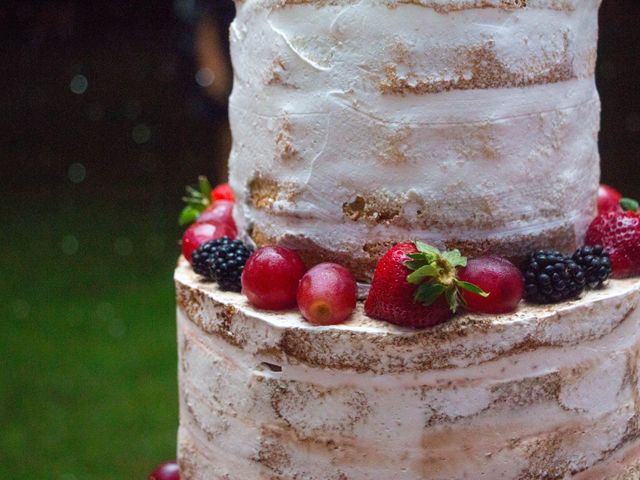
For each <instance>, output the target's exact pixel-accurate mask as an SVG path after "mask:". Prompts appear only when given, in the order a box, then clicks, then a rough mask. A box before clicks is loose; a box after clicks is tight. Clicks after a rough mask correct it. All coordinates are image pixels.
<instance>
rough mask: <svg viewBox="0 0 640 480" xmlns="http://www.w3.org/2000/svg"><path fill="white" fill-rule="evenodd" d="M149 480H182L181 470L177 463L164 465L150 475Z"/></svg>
mask: <svg viewBox="0 0 640 480" xmlns="http://www.w3.org/2000/svg"><path fill="white" fill-rule="evenodd" d="M149 480H180V469H179V468H178V464H177V463H176V462H167V463H162V464H160V465H158V466H157V467H156V469H155V470H154V471H153V472H151V473H150V474H149Z"/></svg>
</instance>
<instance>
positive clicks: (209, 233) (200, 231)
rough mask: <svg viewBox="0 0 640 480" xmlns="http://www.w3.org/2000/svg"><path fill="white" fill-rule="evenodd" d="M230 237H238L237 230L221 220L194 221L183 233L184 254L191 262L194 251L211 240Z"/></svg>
mask: <svg viewBox="0 0 640 480" xmlns="http://www.w3.org/2000/svg"><path fill="white" fill-rule="evenodd" d="M222 237H229V238H231V239H235V238H236V231H235V230H234V229H232V228H231V227H229V226H228V225H225V224H224V223H220V222H209V223H194V224H193V225H191V226H190V227H189V228H187V230H186V231H185V232H184V235H182V255H184V258H186V259H187V261H188V262H189V263H191V255H192V254H193V251H194V250H195V249H196V248H198V247H199V246H200V245H202V244H203V243H204V242H208V241H209V240H215V239H216V238H222Z"/></svg>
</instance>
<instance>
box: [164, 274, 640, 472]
mask: <svg viewBox="0 0 640 480" xmlns="http://www.w3.org/2000/svg"><path fill="white" fill-rule="evenodd" d="M176 285H177V298H178V343H179V377H180V429H179V435H178V436H179V441H178V444H179V448H178V457H179V462H180V467H181V474H182V478H183V480H223V479H224V480H263V479H265V480H457V479H474V480H478V479H486V480H494V479H516V480H527V479H531V480H533V479H536V480H540V479H568V478H575V479H582V480H586V479H593V480H595V479H598V480H602V479H607V480H621V479H625V480H631V479H635V480H637V479H639V478H640V387H639V380H638V365H639V361H640V311H639V310H638V305H639V304H640V282H637V281H631V280H627V281H614V282H612V283H611V285H610V286H609V288H607V289H604V290H601V291H596V292H591V293H589V294H588V295H586V296H585V297H584V298H582V299H580V300H576V301H574V302H569V303H565V304H561V305H558V306H553V307H530V306H523V307H522V308H521V309H520V310H519V311H518V312H517V313H515V314H512V315H502V316H471V315H467V316H461V317H457V318H456V319H454V320H452V321H451V322H448V323H446V324H443V325H440V326H438V327H435V328H433V329H430V330H424V331H412V330H407V329H402V328H398V327H396V326H393V325H388V324H386V323H382V322H376V321H373V320H371V319H368V318H367V317H365V316H364V315H363V314H362V311H361V307H359V309H358V311H357V312H356V314H355V315H354V317H353V318H352V319H351V320H350V321H349V322H348V323H346V324H344V325H340V326H334V327H312V326H310V325H308V324H306V323H305V322H304V321H302V319H301V318H300V316H299V315H298V314H297V313H296V312H286V313H282V314H274V313H269V312H263V311H258V310H254V309H252V308H251V307H249V306H248V305H247V304H246V301H245V299H244V298H243V297H242V296H241V295H237V294H230V293H223V292H219V291H218V290H217V289H216V288H215V286H214V285H211V284H204V283H200V282H199V281H198V279H197V278H196V277H195V276H194V275H193V273H192V272H191V271H190V270H189V269H188V267H187V266H186V265H185V264H184V263H182V264H181V265H180V266H179V267H178V269H177V270H176Z"/></svg>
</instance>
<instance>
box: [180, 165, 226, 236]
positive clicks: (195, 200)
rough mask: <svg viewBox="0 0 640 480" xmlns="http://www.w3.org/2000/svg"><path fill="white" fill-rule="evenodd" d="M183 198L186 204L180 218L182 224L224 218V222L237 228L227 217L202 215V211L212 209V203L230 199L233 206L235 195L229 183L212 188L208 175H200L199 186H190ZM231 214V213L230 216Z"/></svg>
mask: <svg viewBox="0 0 640 480" xmlns="http://www.w3.org/2000/svg"><path fill="white" fill-rule="evenodd" d="M182 200H183V201H184V203H186V206H185V207H184V209H183V210H182V212H181V213H180V218H179V220H178V223H179V224H180V225H181V226H183V227H184V226H186V225H190V224H192V223H193V222H195V221H200V222H208V221H210V220H222V221H223V222H224V223H228V224H229V225H232V226H233V228H234V229H235V225H234V224H233V221H231V222H229V221H227V219H226V218H219V217H215V218H213V217H212V218H206V217H205V218H202V216H201V214H202V212H204V211H205V210H210V207H211V206H212V204H217V203H219V202H221V201H225V202H226V201H229V202H231V207H233V203H234V202H235V197H234V195H233V192H232V191H231V188H230V187H229V185H228V184H226V183H223V184H222V185H218V186H217V187H216V188H215V189H213V190H212V189H211V183H209V180H207V177H204V176H200V177H198V187H197V188H196V187H191V186H188V187H187V193H186V195H185V196H184V197H182ZM214 206H215V205H214ZM230 215H231V214H230V213H229V216H230ZM229 218H230V217H229Z"/></svg>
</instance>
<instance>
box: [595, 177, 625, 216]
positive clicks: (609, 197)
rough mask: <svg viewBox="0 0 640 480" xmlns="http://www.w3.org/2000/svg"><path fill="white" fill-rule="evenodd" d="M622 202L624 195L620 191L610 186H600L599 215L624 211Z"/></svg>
mask: <svg viewBox="0 0 640 480" xmlns="http://www.w3.org/2000/svg"><path fill="white" fill-rule="evenodd" d="M620 200H622V194H621V193H620V192H619V191H617V190H616V189H615V188H613V187H610V186H609V185H604V184H602V185H600V187H599V188H598V215H602V214H603V213H607V212H619V211H620V210H622V208H621V207H620Z"/></svg>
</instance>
